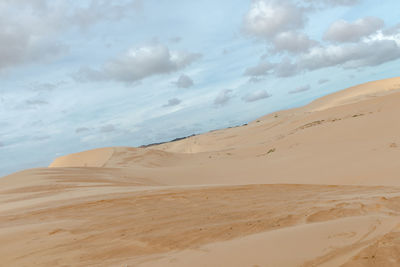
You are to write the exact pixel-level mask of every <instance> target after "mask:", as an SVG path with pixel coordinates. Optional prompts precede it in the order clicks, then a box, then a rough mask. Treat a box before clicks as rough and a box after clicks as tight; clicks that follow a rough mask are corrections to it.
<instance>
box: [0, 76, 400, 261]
mask: <svg viewBox="0 0 400 267" xmlns="http://www.w3.org/2000/svg"><path fill="white" fill-rule="evenodd" d="M399 115H400V78H392V79H387V80H382V81H376V82H370V83H366V84H362V85H359V86H355V87H352V88H349V89H346V90H342V91H339V92H337V93H334V94H331V95H328V96H325V97H322V98H320V99H318V100H316V101H314V102H312V103H310V104H309V105H306V106H304V107H301V108H296V109H291V110H284V111H279V112H275V113H272V114H269V115H267V116H264V117H261V118H259V119H258V120H255V121H253V122H250V123H249V124H248V125H244V126H240V127H234V128H229V129H222V130H218V131H212V132H209V133H205V134H202V135H197V136H193V137H189V138H186V139H183V140H180V141H176V142H170V143H165V144H161V145H155V146H150V147H142V148H132V147H109V148H100V149H96V150H91V151H85V152H81V153H76V154H71V155H66V156H63V157H60V158H57V159H55V160H54V162H53V163H52V164H51V165H50V166H49V167H48V168H38V169H31V170H25V171H22V172H18V173H15V174H12V175H9V176H6V177H3V178H0V241H1V244H2V246H0V266H121V267H126V266H252V267H255V266H259V267H261V266H274V267H275V266H400V123H399Z"/></svg>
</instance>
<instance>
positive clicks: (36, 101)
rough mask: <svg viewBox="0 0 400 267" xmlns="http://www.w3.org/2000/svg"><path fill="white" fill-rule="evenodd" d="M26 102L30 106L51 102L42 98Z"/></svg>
mask: <svg viewBox="0 0 400 267" xmlns="http://www.w3.org/2000/svg"><path fill="white" fill-rule="evenodd" d="M25 103H26V104H27V105H30V106H42V105H48V104H49V103H48V102H47V101H45V100H41V99H30V100H27V101H25Z"/></svg>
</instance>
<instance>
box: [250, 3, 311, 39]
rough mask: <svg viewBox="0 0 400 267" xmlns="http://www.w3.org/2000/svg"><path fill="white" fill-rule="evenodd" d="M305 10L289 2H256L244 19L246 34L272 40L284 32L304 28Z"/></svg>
mask: <svg viewBox="0 0 400 267" xmlns="http://www.w3.org/2000/svg"><path fill="white" fill-rule="evenodd" d="M305 22H306V16H305V14H304V10H303V9H302V8H301V7H298V6H296V5H294V4H293V3H292V2H290V1H287V0H280V1H278V0H254V1H253V2H252V4H251V6H250V10H249V11H248V12H247V14H246V15H245V17H244V21H243V30H244V32H245V33H247V34H249V35H252V36H256V37H260V38H266V39H270V38H272V37H274V36H276V35H277V34H279V33H281V32H284V31H292V30H297V29H301V28H303V26H304V24H305Z"/></svg>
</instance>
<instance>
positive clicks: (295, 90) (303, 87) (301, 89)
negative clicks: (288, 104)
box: [289, 85, 311, 94]
mask: <svg viewBox="0 0 400 267" xmlns="http://www.w3.org/2000/svg"><path fill="white" fill-rule="evenodd" d="M310 89H311V87H310V85H304V86H301V87H298V88H296V89H294V90H292V91H289V94H298V93H302V92H305V91H308V90H310Z"/></svg>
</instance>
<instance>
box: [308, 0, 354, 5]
mask: <svg viewBox="0 0 400 267" xmlns="http://www.w3.org/2000/svg"><path fill="white" fill-rule="evenodd" d="M306 2H308V3H312V4H324V5H329V6H354V5H357V4H358V3H360V0H306Z"/></svg>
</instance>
